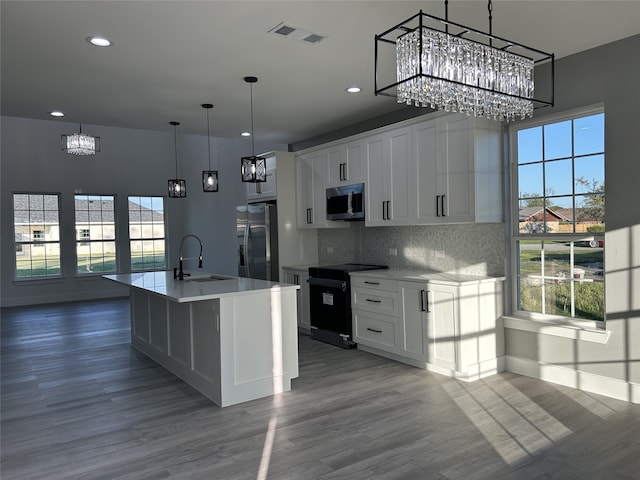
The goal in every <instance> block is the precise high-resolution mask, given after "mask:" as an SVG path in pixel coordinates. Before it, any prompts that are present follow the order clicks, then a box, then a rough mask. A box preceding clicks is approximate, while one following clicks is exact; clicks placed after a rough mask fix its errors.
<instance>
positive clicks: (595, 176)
mask: <svg viewBox="0 0 640 480" xmlns="http://www.w3.org/2000/svg"><path fill="white" fill-rule="evenodd" d="M575 187H576V193H590V192H591V193H592V192H601V191H604V155H593V156H589V157H581V158H576V160H575Z"/></svg>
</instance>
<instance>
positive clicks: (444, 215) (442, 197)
mask: <svg viewBox="0 0 640 480" xmlns="http://www.w3.org/2000/svg"><path fill="white" fill-rule="evenodd" d="M440 211H441V212H442V216H443V217H446V216H447V214H446V213H444V195H440Z"/></svg>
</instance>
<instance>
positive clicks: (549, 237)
mask: <svg viewBox="0 0 640 480" xmlns="http://www.w3.org/2000/svg"><path fill="white" fill-rule="evenodd" d="M597 114H603V115H604V122H605V125H606V112H605V108H604V105H595V106H590V107H586V108H580V109H575V110H571V111H567V112H562V113H558V114H553V115H548V116H544V117H536V118H534V119H531V120H526V121H522V122H518V123H515V124H512V125H510V126H509V127H508V139H509V187H510V189H509V209H510V213H511V215H510V225H509V227H508V233H509V235H508V242H509V246H508V248H509V250H510V255H509V259H510V264H509V266H508V267H509V272H510V274H511V295H510V316H511V317H512V319H523V320H533V321H537V322H542V323H543V324H547V325H549V324H551V325H556V326H570V327H572V328H575V327H578V328H584V329H589V330H603V329H604V328H605V325H606V297H605V299H604V300H605V303H604V311H603V319H602V320H592V319H584V318H580V317H572V316H564V315H557V314H549V313H545V314H543V313H540V312H531V311H526V310H520V309H519V308H518V307H519V295H520V258H519V251H518V242H520V241H522V240H535V241H536V242H537V241H540V242H558V241H563V242H574V244H575V242H578V241H582V240H584V239H585V237H586V238H590V237H593V239H595V240H597V241H600V240H602V241H604V237H605V232H606V227H605V231H604V232H601V233H595V232H588V233H587V232H575V231H574V232H572V233H548V232H542V233H521V232H520V230H519V227H520V225H519V220H520V216H519V213H520V201H521V198H520V193H521V192H520V191H519V188H518V187H519V184H518V166H519V163H518V152H517V150H518V142H517V135H518V132H519V131H521V130H525V129H529V128H535V127H543V128H544V126H545V125H550V124H554V123H559V122H563V121H567V120H571V121H574V120H576V119H579V118H583V117H589V116H592V115H597ZM603 133H604V132H603ZM542 148H543V149H544V142H543V144H542ZM573 148H574V147H573V145H572V152H571V157H570V158H571V159H572V164H573V161H574V159H575V158H581V157H582V155H575V151H574V150H573ZM602 154H603V155H604V162H605V165H606V143H605V145H604V151H603V152H602ZM590 155H595V154H590ZM572 176H573V181H574V182H575V178H576V177H575V172H573V171H572ZM543 185H544V174H543ZM605 185H606V178H605ZM581 195H582V194H581V193H579V192H576V191H575V188H574V189H573V191H572V194H571V198H572V199H573V205H574V207H575V205H576V204H575V199H576V197H579V196H581ZM604 195H605V209H606V186H605V193H604ZM542 197H543V198H545V199H546V198H549V197H550V198H553V197H554V195H553V194H552V195H549V197H547V194H546V192H543V193H542ZM605 218H606V217H605ZM575 221H576V218H575V211H574V223H575ZM605 221H606V220H605ZM574 230H575V227H574ZM574 246H575V245H574ZM543 248H544V247H543ZM602 248H603V250H602V261H603V275H602V283H603V290H605V291H606V266H605V264H604V260H605V244H603V246H602ZM545 251H548V250H545ZM573 254H574V251H573V250H570V258H571V265H570V268H571V269H572V270H573V268H574V267H575V265H574V264H573ZM568 281H569V282H572V283H573V284H575V283H577V282H576V280H574V279H569V280H568ZM574 301H575V298H574Z"/></svg>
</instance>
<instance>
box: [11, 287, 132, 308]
mask: <svg viewBox="0 0 640 480" xmlns="http://www.w3.org/2000/svg"><path fill="white" fill-rule="evenodd" d="M128 295H129V292H128V291H123V290H122V289H110V290H102V291H99V292H96V291H92V292H82V291H80V292H65V293H55V294H51V295H31V296H29V297H10V298H4V297H3V298H2V307H24V306H30V305H44V304H48V303H63V302H78V301H83V300H104V299H107V298H118V297H126V296H128Z"/></svg>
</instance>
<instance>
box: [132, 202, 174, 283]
mask: <svg viewBox="0 0 640 480" xmlns="http://www.w3.org/2000/svg"><path fill="white" fill-rule="evenodd" d="M164 222H165V218H164V199H163V198H162V197H142V196H140V197H135V196H131V197H129V243H130V245H129V246H130V251H131V271H134V272H136V271H138V272H139V271H148V270H165V269H166V268H167V260H166V250H165V223H164Z"/></svg>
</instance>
